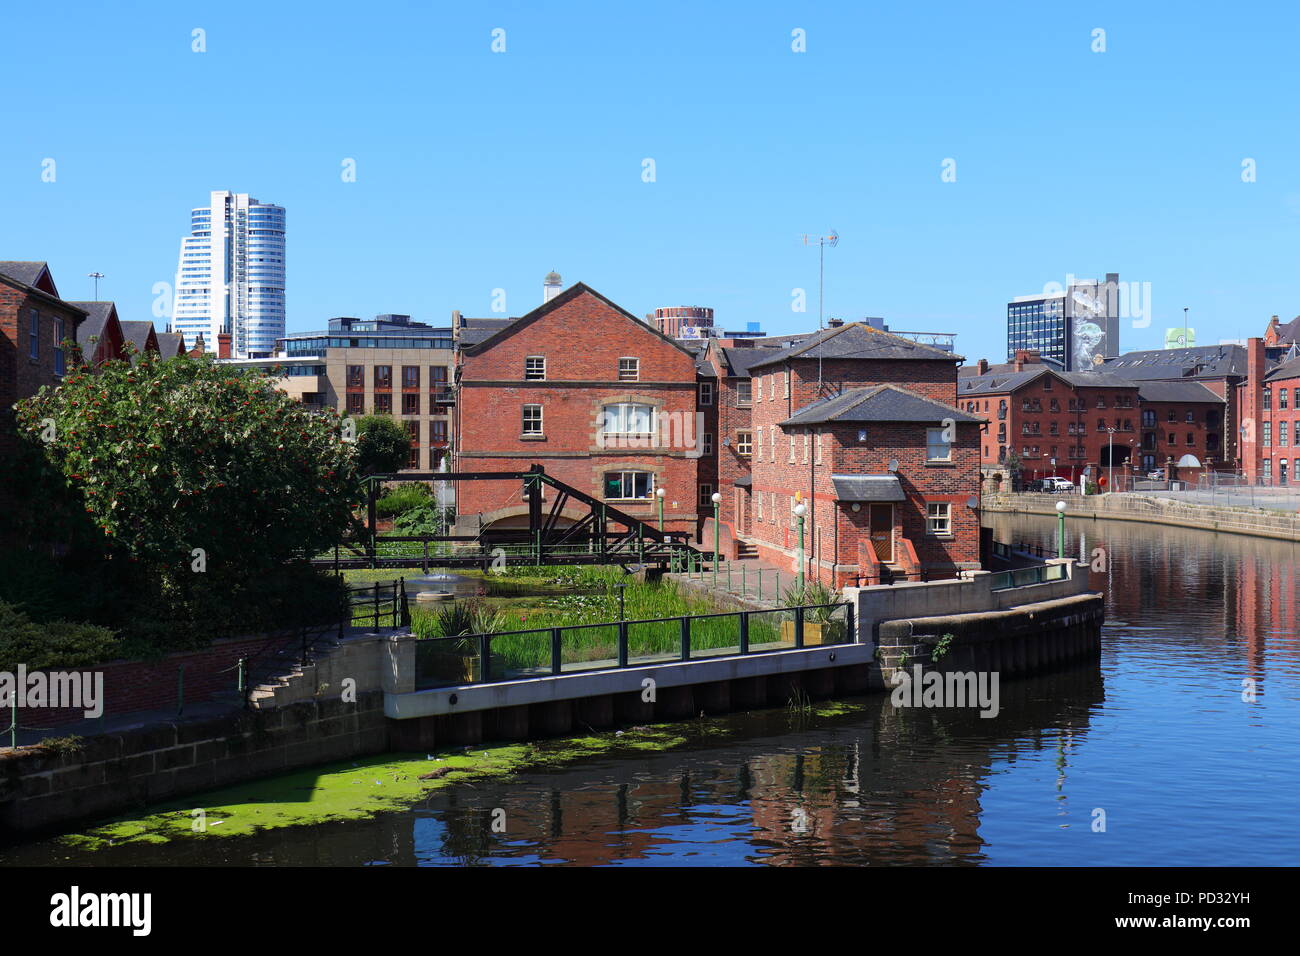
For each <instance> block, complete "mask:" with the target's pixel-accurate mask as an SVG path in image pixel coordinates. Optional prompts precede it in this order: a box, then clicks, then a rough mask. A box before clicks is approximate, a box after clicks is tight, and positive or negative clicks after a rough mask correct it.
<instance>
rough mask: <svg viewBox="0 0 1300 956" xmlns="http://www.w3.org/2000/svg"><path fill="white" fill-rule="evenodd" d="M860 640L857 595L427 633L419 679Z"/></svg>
mask: <svg viewBox="0 0 1300 956" xmlns="http://www.w3.org/2000/svg"><path fill="white" fill-rule="evenodd" d="M856 640H857V634H856V631H855V629H854V617H853V606H852V604H851V603H850V602H843V603H838V604H812V605H806V606H802V607H786V608H772V609H769V610H758V611H735V612H727V613H720V614H692V615H682V616H680V617H664V618H653V619H650V620H643V621H608V622H604V623H599V624H571V625H566V626H563V627H543V628H533V629H529V630H520V631H504V632H501V633H497V634H465V635H461V636H458V637H430V638H420V639H417V640H416V644H415V667H416V678H415V680H416V684H415V686H416V687H417V688H418V689H426V688H431V687H447V686H457V685H462V684H487V683H495V682H499V681H507V680H522V679H527V678H530V677H551V676H557V675H560V674H570V673H576V672H584V671H601V670H617V669H620V668H627V667H641V666H645V665H648V664H666V663H671V662H675V661H691V660H711V659H714V658H720V657H735V656H744V655H749V654H763V653H771V652H773V651H782V650H792V649H798V648H804V647H815V646H820V645H835V644H852V643H855V642H856Z"/></svg>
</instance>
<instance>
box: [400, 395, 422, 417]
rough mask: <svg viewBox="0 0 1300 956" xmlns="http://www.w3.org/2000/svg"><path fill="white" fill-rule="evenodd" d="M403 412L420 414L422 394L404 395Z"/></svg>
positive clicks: (404, 413)
mask: <svg viewBox="0 0 1300 956" xmlns="http://www.w3.org/2000/svg"><path fill="white" fill-rule="evenodd" d="M402 414H403V415H418V414H420V396H419V395H406V394H404V395H403V396H402Z"/></svg>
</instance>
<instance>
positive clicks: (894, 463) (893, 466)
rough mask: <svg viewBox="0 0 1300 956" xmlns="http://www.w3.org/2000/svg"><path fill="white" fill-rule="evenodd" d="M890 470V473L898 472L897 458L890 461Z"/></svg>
mask: <svg viewBox="0 0 1300 956" xmlns="http://www.w3.org/2000/svg"><path fill="white" fill-rule="evenodd" d="M889 470H890V472H895V471H898V459H897V458H891V459H890V460H889Z"/></svg>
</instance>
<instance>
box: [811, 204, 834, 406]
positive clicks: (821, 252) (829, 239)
mask: <svg viewBox="0 0 1300 956" xmlns="http://www.w3.org/2000/svg"><path fill="white" fill-rule="evenodd" d="M839 241H840V235H839V233H838V232H836V231H835V230H834V229H832V230H831V234H830V235H829V236H817V237H816V238H813V237H810V236H809V235H808V234H807V233H804V235H803V244H804V245H805V246H806V245H809V244H810V243H813V242H815V243H817V330H818V331H819V332H820V331H821V330H822V329H823V328H825V325H824V321H825V318H824V311H823V308H822V303H823V299H824V291H825V287H826V247H827V246H830V247H831V248H834V247H835V246H836V245H837V244H838V243H839ZM817 397H818V398H821V397H822V357H821V354H820V352H819V353H818V355H817Z"/></svg>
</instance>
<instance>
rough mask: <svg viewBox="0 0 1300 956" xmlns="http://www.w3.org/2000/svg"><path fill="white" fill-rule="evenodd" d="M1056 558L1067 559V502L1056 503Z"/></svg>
mask: <svg viewBox="0 0 1300 956" xmlns="http://www.w3.org/2000/svg"><path fill="white" fill-rule="evenodd" d="M1056 556H1057V557H1058V558H1064V557H1065V502H1064V501H1058V502H1057V503H1056Z"/></svg>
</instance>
